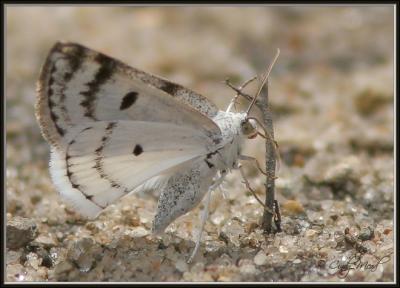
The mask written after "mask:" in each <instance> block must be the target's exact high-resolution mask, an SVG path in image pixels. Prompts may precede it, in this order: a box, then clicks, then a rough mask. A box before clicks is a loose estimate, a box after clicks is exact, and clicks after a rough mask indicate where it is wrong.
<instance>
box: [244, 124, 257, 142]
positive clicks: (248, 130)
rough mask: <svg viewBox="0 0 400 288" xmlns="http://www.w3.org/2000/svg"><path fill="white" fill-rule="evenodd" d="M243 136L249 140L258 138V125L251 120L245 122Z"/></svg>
mask: <svg viewBox="0 0 400 288" xmlns="http://www.w3.org/2000/svg"><path fill="white" fill-rule="evenodd" d="M241 130H242V134H243V135H245V136H247V138H249V139H252V138H254V137H256V136H257V126H256V123H255V122H254V121H253V122H252V121H251V119H250V120H245V121H243V122H242V123H241Z"/></svg>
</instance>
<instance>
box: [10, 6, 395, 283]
mask: <svg viewBox="0 0 400 288" xmlns="http://www.w3.org/2000/svg"><path fill="white" fill-rule="evenodd" d="M6 15H7V27H6V28H7V30H6V49H7V50H6V60H7V70H6V71H7V76H6V85H7V87H6V132H7V144H6V149H7V151H6V153H7V159H6V160H7V168H6V169H7V170H6V177H7V180H6V181H7V194H6V197H7V199H6V200H7V251H6V253H5V254H4V255H5V256H6V265H7V266H6V281H10V282H13V281H116V282H119V281H162V282H165V281H254V282H259V281H362V282H364V281H394V268H393V265H394V255H393V253H394V247H393V238H394V236H393V235H394V231H393V210H394V175H393V168H394V159H393V132H394V127H393V110H394V105H393V101H394V100H393V99H394V98H393V81H394V76H393V61H394V58H393V52H394V51H393V41H394V38H393V29H394V28H393V8H391V7H389V6H386V7H377V6H376V7H349V6H348V7H316V8H313V7H292V8H290V7H249V8H246V7H209V8H207V7H162V8H160V7H142V8H138V7H103V8H95V7H90V8H85V7H80V8H73V7H69V8H66V7H17V6H14V7H7V9H6ZM58 40H68V41H73V42H78V43H82V44H84V45H87V46H89V47H91V48H93V49H96V50H99V51H102V52H104V53H107V54H109V55H112V56H114V57H116V58H118V59H121V60H123V61H124V62H126V63H128V64H129V65H132V66H134V67H137V68H139V69H142V70H145V71H149V72H151V73H154V74H158V75H162V76H164V77H166V78H169V79H171V80H174V81H176V82H178V83H181V84H183V85H185V86H187V87H190V88H191V89H193V90H195V91H197V92H199V93H201V94H203V95H205V96H207V97H208V98H209V99H211V100H212V101H214V102H215V103H216V104H217V105H218V106H219V107H220V108H221V109H225V108H226V106H227V104H228V102H229V100H230V99H231V98H232V97H233V91H232V90H230V89H228V88H227V87H226V86H225V85H224V84H223V80H224V79H225V78H226V77H230V78H231V80H232V81H233V82H234V83H236V84H240V83H241V82H242V81H244V80H246V79H248V78H250V77H251V76H253V75H255V74H257V73H260V72H262V71H264V69H265V67H266V66H267V64H268V63H269V61H270V60H271V59H272V57H273V55H274V53H275V49H276V48H278V47H279V48H280V49H281V56H280V58H279V60H278V63H277V64H276V66H275V68H274V70H273V73H272V75H271V80H270V81H271V82H270V102H271V108H272V110H273V112H274V121H275V122H274V124H275V138H276V140H277V142H278V143H279V147H280V155H281V158H282V163H281V167H280V170H279V171H278V173H277V175H278V176H279V178H278V179H277V180H276V193H277V198H278V200H279V201H280V203H281V207H282V228H283V231H282V232H280V233H277V234H274V235H267V236H265V235H263V234H262V230H261V228H260V219H261V215H262V213H263V208H262V206H261V205H259V204H258V203H257V201H256V200H255V198H254V197H253V196H252V195H251V194H250V193H249V192H248V191H247V189H246V188H245V187H244V186H243V184H242V183H240V177H239V173H238V172H237V171H234V172H233V173H232V174H230V175H229V177H228V178H227V182H226V183H225V184H224V187H225V189H226V190H227V196H226V199H224V197H223V196H222V195H221V193H220V192H219V191H216V192H215V193H214V194H213V198H212V204H211V208H210V217H209V221H208V222H207V224H206V226H205V235H204V237H203V241H202V244H201V247H200V250H199V253H198V254H197V256H196V258H195V259H194V261H193V263H191V264H187V263H186V260H187V258H188V256H189V254H190V252H191V251H192V249H193V247H194V242H193V239H194V238H195V235H194V234H195V233H194V232H193V231H195V229H196V227H198V226H199V223H200V219H199V212H200V211H201V208H202V205H200V207H198V208H196V209H195V210H193V211H192V212H190V213H188V214H187V215H184V216H182V217H180V218H179V219H178V220H177V221H175V222H174V223H173V224H171V225H170V226H169V227H168V228H167V230H166V232H165V233H164V234H163V235H161V236H159V237H156V236H153V235H151V231H150V229H151V223H152V219H153V216H154V212H155V208H156V204H157V198H156V197H155V196H154V195H150V194H146V195H143V196H140V195H132V196H128V197H126V198H124V200H123V201H120V202H118V203H116V204H115V205H112V206H111V207H109V208H107V209H106V210H105V211H104V212H103V213H102V214H101V215H100V216H99V217H98V218H97V219H96V220H94V221H87V220H85V219H84V218H82V217H81V216H79V214H78V213H76V212H74V211H72V210H71V209H70V208H68V207H67V206H66V205H65V204H63V202H62V199H61V198H60V197H59V195H58V193H57V191H56V190H55V188H54V187H53V185H52V182H51V179H50V177H49V172H48V159H49V146H48V144H47V143H46V142H45V140H44V139H43V138H42V136H41V134H40V131H39V127H38V124H37V122H36V119H35V117H34V102H35V99H36V95H35V82H36V80H37V78H38V73H39V69H40V66H41V65H42V63H43V61H44V59H45V56H46V54H47V53H48V51H49V49H50V47H51V46H52V45H53V44H54V43H55V42H56V41H58ZM250 92H251V89H250V90H249V93H250ZM242 102H243V103H242V104H243V105H242V106H241V107H242V108H244V107H246V102H245V101H242ZM263 153H264V144H263V141H262V140H260V139H258V140H252V141H248V143H246V154H247V155H253V156H255V157H257V158H258V159H260V161H261V162H264V160H263V159H264V154H263ZM245 169H246V170H245V171H246V173H247V177H248V178H249V180H250V182H251V184H252V186H253V187H255V189H256V190H257V193H258V194H259V197H261V198H264V191H263V181H264V180H263V179H264V178H263V177H262V175H260V174H259V173H258V171H257V170H256V169H255V168H254V167H252V166H251V165H248V164H246V165H245ZM346 228H349V229H348V230H347V231H346V232H347V234H346V233H345V230H346Z"/></svg>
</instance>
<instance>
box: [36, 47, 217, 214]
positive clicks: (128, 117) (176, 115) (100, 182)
mask: <svg viewBox="0 0 400 288" xmlns="http://www.w3.org/2000/svg"><path fill="white" fill-rule="evenodd" d="M217 113H218V108H217V107H216V106H215V105H214V104H213V103H212V102H210V101H209V100H207V99H206V98H205V97H203V96H201V95H199V94H197V93H195V92H193V91H191V90H189V89H187V88H184V87H183V86H180V85H178V84H175V83H172V82H170V81H167V80H164V79H162V78H160V77H156V76H153V75H150V74H148V73H145V72H143V71H140V70H138V69H135V68H132V67H129V66H127V65H125V64H123V63H122V62H120V61H118V60H115V59H113V58H111V57H109V56H106V55H105V54H102V53H99V52H96V51H93V50H91V49H89V48H86V47H84V46H82V45H79V44H75V43H56V44H55V45H54V47H53V48H52V49H51V51H50V53H49V55H48V57H47V60H46V62H45V64H44V66H43V68H42V71H41V74H40V78H39V81H38V99H37V102H36V117H37V120H38V122H39V125H40V128H41V131H42V134H43V136H44V138H45V139H46V140H47V141H48V142H49V143H50V145H51V161H50V173H51V176H52V179H53V182H54V183H55V185H56V187H57V188H58V190H59V191H60V193H61V194H62V195H63V196H64V197H65V198H66V199H67V200H68V201H69V202H70V203H72V205H73V206H74V207H75V208H76V209H77V210H78V211H79V212H80V213H81V214H83V215H86V216H88V217H91V218H93V217H96V216H97V214H98V213H99V212H100V211H101V210H102V209H104V208H105V207H106V206H107V205H109V204H111V203H113V202H115V201H116V200H117V199H119V198H120V197H122V196H124V195H126V194H128V193H130V192H131V191H134V190H135V189H136V188H138V187H140V186H141V185H144V184H145V183H146V181H151V179H155V178H157V177H159V178H160V179H173V177H172V175H174V173H176V171H179V167H181V166H182V167H183V166H187V165H188V163H192V164H193V163H198V162H200V161H201V160H202V159H204V157H205V155H207V154H208V153H210V152H212V151H213V150H214V149H215V148H216V147H217V146H218V144H220V142H221V131H220V129H219V127H218V126H217V125H216V124H215V123H214V122H213V121H212V120H211V118H212V117H214V116H215V115H216V114H217ZM189 166H191V165H189ZM160 176H165V177H164V178H163V177H160ZM166 181H167V182H166V183H167V186H166V187H167V188H165V189H169V188H168V187H170V186H171V183H172V182H173V180H166ZM171 181H172V182H171ZM193 181H199V180H196V179H195V178H193ZM149 183H150V182H149ZM152 185H153V184H152Z"/></svg>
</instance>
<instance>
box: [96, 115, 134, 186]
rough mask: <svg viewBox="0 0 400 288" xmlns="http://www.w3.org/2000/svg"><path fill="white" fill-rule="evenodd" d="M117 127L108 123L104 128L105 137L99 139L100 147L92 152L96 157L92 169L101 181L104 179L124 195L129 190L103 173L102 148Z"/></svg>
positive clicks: (114, 123) (113, 123)
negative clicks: (121, 190) (122, 191)
mask: <svg viewBox="0 0 400 288" xmlns="http://www.w3.org/2000/svg"><path fill="white" fill-rule="evenodd" d="M115 127H117V123H116V122H110V123H109V124H108V125H107V127H106V134H105V136H104V137H103V138H102V139H101V144H100V146H99V147H98V148H97V149H96V150H95V151H94V152H95V154H96V155H97V157H96V159H95V161H96V164H95V165H94V166H93V168H94V169H96V171H97V172H98V173H99V175H100V178H102V179H106V180H107V181H108V182H110V184H111V187H113V188H118V189H123V190H124V193H128V192H129V191H130V190H129V189H128V188H126V187H123V186H122V185H121V184H119V183H118V182H116V181H115V180H113V179H111V178H110V177H109V176H108V175H107V174H106V173H105V172H104V169H103V161H102V160H103V155H102V154H103V150H104V147H105V146H106V144H107V142H108V141H109V139H110V136H111V134H112V131H113V129H114V128H115Z"/></svg>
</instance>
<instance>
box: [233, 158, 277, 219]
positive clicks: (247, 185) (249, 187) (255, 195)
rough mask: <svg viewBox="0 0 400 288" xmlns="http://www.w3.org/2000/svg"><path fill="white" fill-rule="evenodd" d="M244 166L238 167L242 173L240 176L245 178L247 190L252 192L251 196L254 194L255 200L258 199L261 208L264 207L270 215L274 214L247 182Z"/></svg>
mask: <svg viewBox="0 0 400 288" xmlns="http://www.w3.org/2000/svg"><path fill="white" fill-rule="evenodd" d="M242 167H243V166H242V165H240V164H239V165H238V168H239V171H240V175H242V178H243V182H242V183H244V185H246V188H247V189H249V191H250V192H251V194H253V196H254V198H256V200H257V201H258V203H260V204H261V206H263V207H264V209H266V210H267V211H268V212H269V213H271V214H274V212H273V211H271V209H269V208H268V207H267V206H265V204H264V203H263V202H262V201H261V200H260V198H258V196H257V194H256V192H255V191H254V189H253V188H251V186H250V183H249V181H248V180H247V178H246V176H245V175H244V171H243V168H242Z"/></svg>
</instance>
